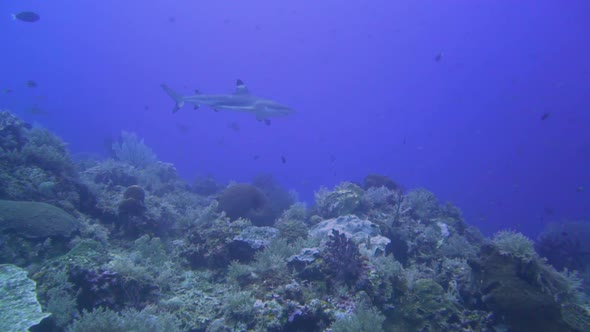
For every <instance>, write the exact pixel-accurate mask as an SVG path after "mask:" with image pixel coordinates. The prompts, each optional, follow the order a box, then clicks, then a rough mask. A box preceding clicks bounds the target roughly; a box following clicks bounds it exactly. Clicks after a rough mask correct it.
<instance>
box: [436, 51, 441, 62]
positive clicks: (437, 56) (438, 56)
mask: <svg viewBox="0 0 590 332" xmlns="http://www.w3.org/2000/svg"><path fill="white" fill-rule="evenodd" d="M442 58H443V53H442V52H440V53H438V54H437V55H436V56H435V57H434V61H436V62H440V60H442Z"/></svg>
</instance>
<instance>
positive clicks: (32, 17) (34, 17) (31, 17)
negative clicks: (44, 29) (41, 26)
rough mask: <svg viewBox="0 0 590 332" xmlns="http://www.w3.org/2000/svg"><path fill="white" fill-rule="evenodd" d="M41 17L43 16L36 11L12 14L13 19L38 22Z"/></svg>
mask: <svg viewBox="0 0 590 332" xmlns="http://www.w3.org/2000/svg"><path fill="white" fill-rule="evenodd" d="M40 18H41V17H40V16H39V14H37V13H34V12H20V13H18V14H12V19H13V20H19V21H23V22H29V23H33V22H37V21H39V19H40Z"/></svg>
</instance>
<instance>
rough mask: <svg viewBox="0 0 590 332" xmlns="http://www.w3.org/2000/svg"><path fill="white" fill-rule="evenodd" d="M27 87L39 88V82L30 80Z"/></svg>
mask: <svg viewBox="0 0 590 332" xmlns="http://www.w3.org/2000/svg"><path fill="white" fill-rule="evenodd" d="M27 86H28V87H29V88H36V87H37V82H35V81H33V80H28V81H27Z"/></svg>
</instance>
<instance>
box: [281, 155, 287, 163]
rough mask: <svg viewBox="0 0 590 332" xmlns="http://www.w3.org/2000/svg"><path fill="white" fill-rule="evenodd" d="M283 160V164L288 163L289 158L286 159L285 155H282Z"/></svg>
mask: <svg viewBox="0 0 590 332" xmlns="http://www.w3.org/2000/svg"><path fill="white" fill-rule="evenodd" d="M281 162H282V163H283V164H286V163H287V159H285V156H281Z"/></svg>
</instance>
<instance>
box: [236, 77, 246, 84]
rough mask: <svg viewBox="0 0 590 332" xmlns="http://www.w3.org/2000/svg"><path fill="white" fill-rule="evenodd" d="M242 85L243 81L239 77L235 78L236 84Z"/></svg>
mask: <svg viewBox="0 0 590 332" xmlns="http://www.w3.org/2000/svg"><path fill="white" fill-rule="evenodd" d="M243 85H244V82H243V81H242V80H241V79H239V78H238V79H237V80H236V86H243Z"/></svg>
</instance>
